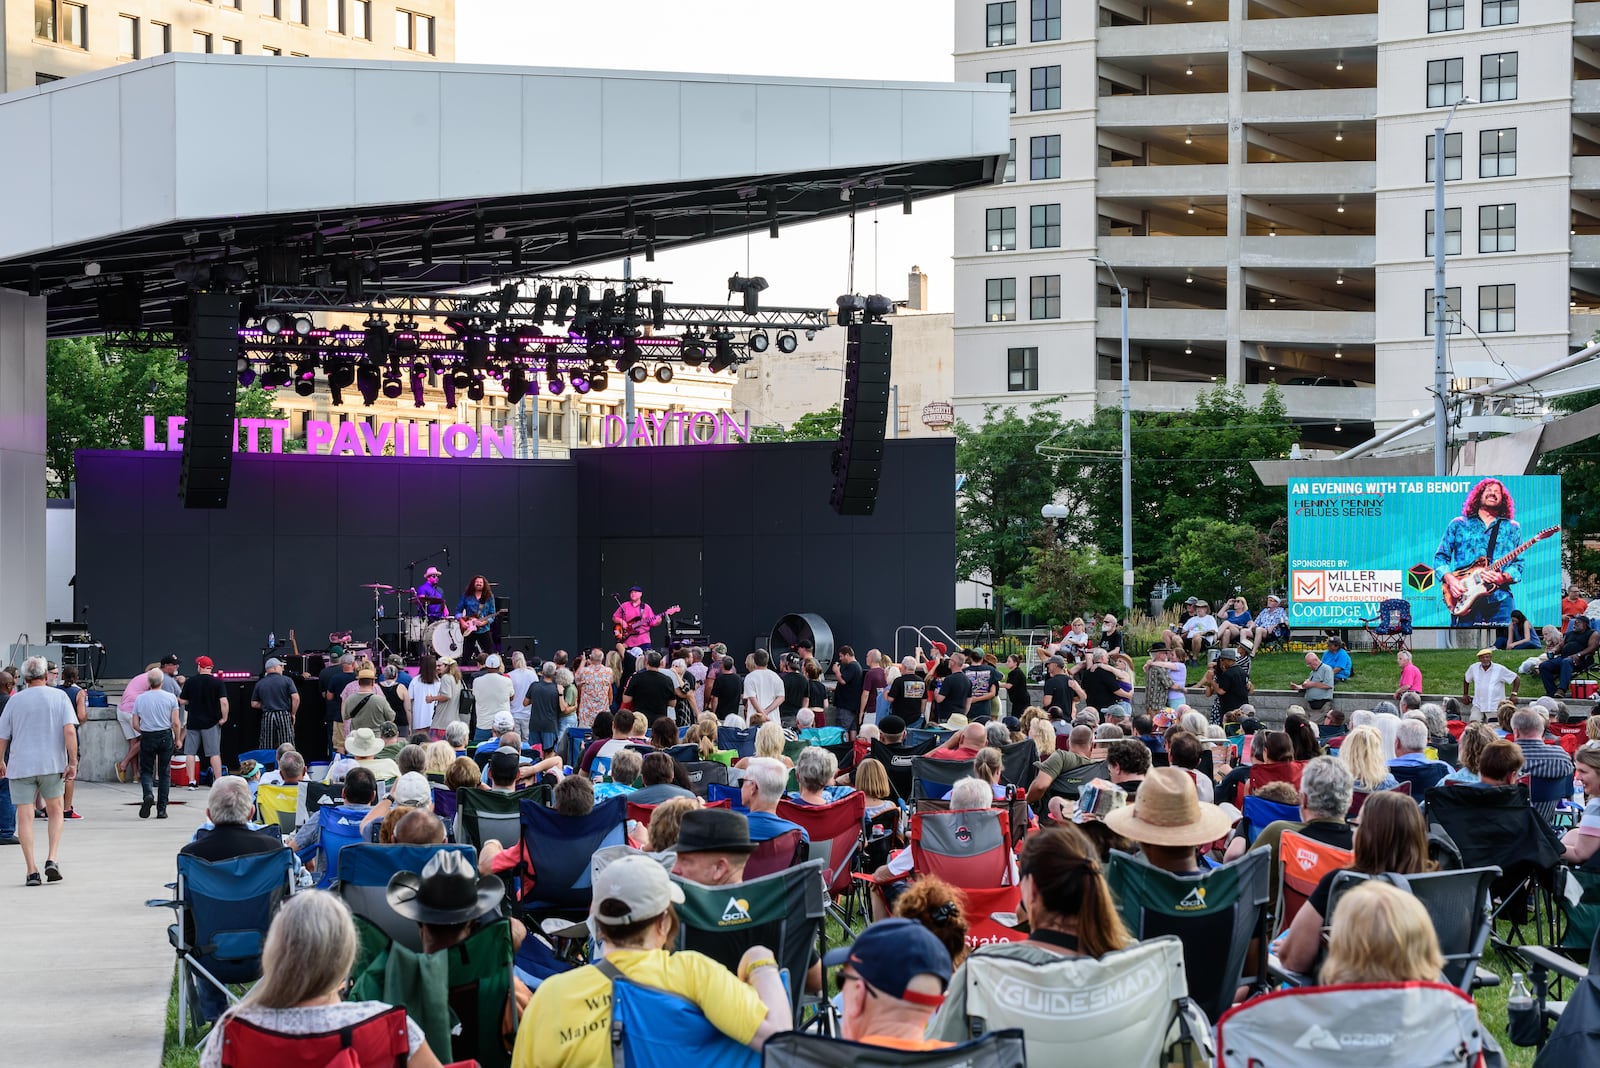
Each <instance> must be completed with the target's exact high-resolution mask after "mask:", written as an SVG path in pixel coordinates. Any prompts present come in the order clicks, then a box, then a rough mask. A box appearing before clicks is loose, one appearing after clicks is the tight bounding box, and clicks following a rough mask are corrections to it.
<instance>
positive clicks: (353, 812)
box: [300, 805, 377, 890]
mask: <svg viewBox="0 0 1600 1068" xmlns="http://www.w3.org/2000/svg"><path fill="white" fill-rule="evenodd" d="M368 815H369V810H368V809H364V808H346V807H345V806H344V805H327V806H324V807H323V808H321V809H319V810H318V811H317V823H318V824H319V825H320V826H321V830H320V831H319V832H318V839H317V843H316V844H315V845H311V846H306V847H305V848H304V849H302V850H300V859H301V860H302V861H303V862H305V863H307V864H310V863H311V861H312V860H313V859H315V860H316V862H317V873H318V878H317V889H318V890H326V889H327V888H328V887H330V886H332V885H333V881H334V879H335V878H337V877H338V874H339V852H340V850H342V849H344V847H345V846H349V845H355V844H356V843H358V842H367V841H371V838H370V837H369V835H368V834H367V832H366V831H363V830H362V828H361V821H362V820H364V819H366V817H367V816H368ZM373 825H374V826H376V825H377V824H376V822H374V824H373Z"/></svg>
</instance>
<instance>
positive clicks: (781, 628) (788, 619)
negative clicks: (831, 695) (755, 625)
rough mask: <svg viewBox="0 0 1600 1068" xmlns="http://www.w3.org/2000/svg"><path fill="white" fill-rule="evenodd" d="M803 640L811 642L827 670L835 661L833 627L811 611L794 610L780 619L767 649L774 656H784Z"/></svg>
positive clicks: (814, 653) (817, 657)
mask: <svg viewBox="0 0 1600 1068" xmlns="http://www.w3.org/2000/svg"><path fill="white" fill-rule="evenodd" d="M802 640H806V641H810V642H811V652H812V655H813V656H815V657H816V659H817V663H819V664H821V665H822V670H823V671H827V670H828V667H829V666H830V665H831V664H832V663H833V628H832V627H830V626H828V621H827V620H825V619H823V618H822V617H821V616H819V615H815V614H813V613H811V612H792V613H790V614H789V615H786V616H784V617H783V618H782V619H780V620H778V622H777V625H776V626H774V627H773V628H772V637H771V639H770V643H769V645H768V646H767V651H768V652H770V653H771V654H772V655H773V656H774V657H777V656H782V655H783V654H784V653H787V652H789V651H790V650H791V649H794V648H795V647H796V646H798V645H799V644H800V642H801V641H802Z"/></svg>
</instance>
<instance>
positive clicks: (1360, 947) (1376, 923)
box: [1320, 880, 1444, 986]
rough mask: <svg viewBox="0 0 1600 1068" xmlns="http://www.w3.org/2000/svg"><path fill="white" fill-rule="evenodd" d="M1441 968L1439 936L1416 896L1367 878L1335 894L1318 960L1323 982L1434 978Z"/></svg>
mask: <svg viewBox="0 0 1600 1068" xmlns="http://www.w3.org/2000/svg"><path fill="white" fill-rule="evenodd" d="M1443 970H1444V954H1443V953H1441V952H1440V950H1439V936H1438V934H1437V933H1436V932H1435V931H1434V927H1433V920H1432V919H1431V918H1430V917H1429V916H1428V910H1427V909H1426V908H1424V907H1423V904H1422V902H1420V901H1418V900H1417V899H1416V897H1414V896H1413V895H1411V894H1408V893H1406V892H1405V891H1404V890H1401V889H1400V888H1399V887H1396V886H1390V885H1389V884H1388V883H1381V882H1376V881H1371V880H1369V881H1367V882H1364V883H1362V884H1361V885H1359V886H1356V887H1353V888H1351V889H1350V890H1347V891H1345V893H1344V894H1343V895H1341V896H1340V899H1339V911H1338V912H1336V913H1334V916H1333V925H1332V928H1331V929H1330V930H1329V932H1328V956H1327V959H1326V960H1324V961H1323V962H1322V970H1321V973H1320V977H1321V982H1322V985H1323V986H1345V985H1349V984H1353V983H1423V982H1438V981H1439V973H1440V972H1442V971H1443Z"/></svg>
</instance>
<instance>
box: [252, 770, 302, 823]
mask: <svg viewBox="0 0 1600 1068" xmlns="http://www.w3.org/2000/svg"><path fill="white" fill-rule="evenodd" d="M307 818H308V817H307V815H306V795H305V784H304V783H290V784H289V785H287V786H284V785H274V784H271V783H262V784H261V785H260V786H258V787H256V819H257V820H259V821H260V822H262V823H271V824H276V825H277V826H278V827H279V829H280V830H281V831H282V832H283V833H284V834H293V833H294V832H295V831H298V830H299V829H300V826H301V825H302V824H303V823H305V822H306V819H307Z"/></svg>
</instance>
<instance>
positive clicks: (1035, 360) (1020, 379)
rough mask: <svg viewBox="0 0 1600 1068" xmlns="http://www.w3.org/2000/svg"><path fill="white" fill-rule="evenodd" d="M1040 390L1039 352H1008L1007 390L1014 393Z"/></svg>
mask: <svg viewBox="0 0 1600 1068" xmlns="http://www.w3.org/2000/svg"><path fill="white" fill-rule="evenodd" d="M1038 388H1039V350H1038V349H1034V348H1028V349H1007V350H1006V389H1007V390H1009V391H1010V392H1012V393H1021V392H1025V391H1032V390H1036V389H1038Z"/></svg>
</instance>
